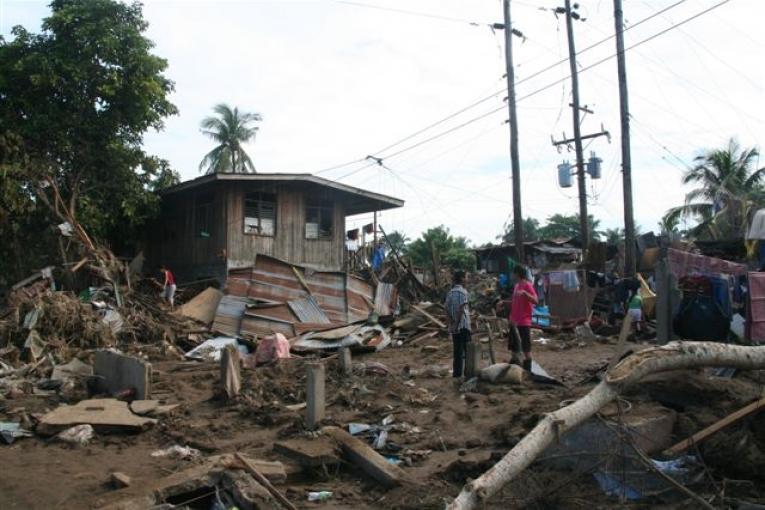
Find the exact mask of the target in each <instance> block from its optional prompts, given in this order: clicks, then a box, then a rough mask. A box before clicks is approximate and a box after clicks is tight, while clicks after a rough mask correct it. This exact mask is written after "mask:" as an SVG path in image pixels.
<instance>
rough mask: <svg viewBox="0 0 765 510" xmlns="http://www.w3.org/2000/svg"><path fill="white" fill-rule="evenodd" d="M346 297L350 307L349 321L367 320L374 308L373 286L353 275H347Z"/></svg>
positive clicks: (347, 306)
mask: <svg viewBox="0 0 765 510" xmlns="http://www.w3.org/2000/svg"><path fill="white" fill-rule="evenodd" d="M345 299H346V308H347V309H348V322H356V321H361V320H365V319H366V318H367V317H369V312H370V311H371V310H372V307H371V306H370V303H371V302H372V286H371V285H370V284H368V283H367V282H365V281H364V280H362V279H361V278H358V277H356V276H352V275H346V280H345Z"/></svg>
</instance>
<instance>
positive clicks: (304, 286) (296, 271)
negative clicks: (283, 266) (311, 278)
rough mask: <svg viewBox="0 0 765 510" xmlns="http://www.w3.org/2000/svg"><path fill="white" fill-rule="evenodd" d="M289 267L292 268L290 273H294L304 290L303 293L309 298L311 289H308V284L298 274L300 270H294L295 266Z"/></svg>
mask: <svg viewBox="0 0 765 510" xmlns="http://www.w3.org/2000/svg"><path fill="white" fill-rule="evenodd" d="M291 267H292V271H293V272H294V273H295V277H296V278H297V279H298V281H299V282H300V285H302V286H303V288H304V289H305V291H306V292H307V293H308V295H309V296H313V294H312V293H311V289H310V288H309V287H308V283H306V281H305V278H303V275H302V274H300V270H299V269H298V268H296V267H295V266H291Z"/></svg>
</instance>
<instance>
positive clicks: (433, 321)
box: [412, 305, 446, 329]
mask: <svg viewBox="0 0 765 510" xmlns="http://www.w3.org/2000/svg"><path fill="white" fill-rule="evenodd" d="M412 308H414V309H415V310H417V311H418V312H419V313H421V314H422V315H424V316H425V317H426V318H427V319H428V320H429V321H430V322H432V323H433V324H435V325H436V326H438V327H439V328H443V329H446V324H444V323H443V322H441V321H440V320H438V319H436V318H435V317H433V316H432V315H430V314H429V313H428V312H426V311H425V310H424V309H423V308H420V307H419V306H417V305H412Z"/></svg>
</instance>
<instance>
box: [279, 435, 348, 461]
mask: <svg viewBox="0 0 765 510" xmlns="http://www.w3.org/2000/svg"><path fill="white" fill-rule="evenodd" d="M274 451H275V452H277V453H280V454H282V455H284V456H286V457H287V458H289V459H293V460H295V461H297V463H298V464H300V465H301V466H304V467H308V468H314V467H320V466H334V465H336V464H339V463H340V458H339V457H338V456H337V452H336V446H335V443H334V442H333V441H330V440H329V439H327V438H322V437H319V438H317V439H291V440H288V441H280V442H278V443H274Z"/></svg>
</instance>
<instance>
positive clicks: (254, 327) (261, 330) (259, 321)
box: [242, 314, 295, 338]
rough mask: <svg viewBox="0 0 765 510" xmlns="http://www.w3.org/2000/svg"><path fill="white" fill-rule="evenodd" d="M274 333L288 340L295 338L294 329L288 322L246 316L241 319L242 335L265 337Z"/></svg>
mask: <svg viewBox="0 0 765 510" xmlns="http://www.w3.org/2000/svg"><path fill="white" fill-rule="evenodd" d="M274 333H281V334H283V335H284V336H286V337H287V338H290V337H293V336H295V329H294V328H293V327H292V323H290V322H287V321H282V320H279V319H274V318H271V317H264V316H261V315H252V314H246V315H245V316H244V318H243V319H242V334H243V335H250V336H266V335H272V334H274Z"/></svg>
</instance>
